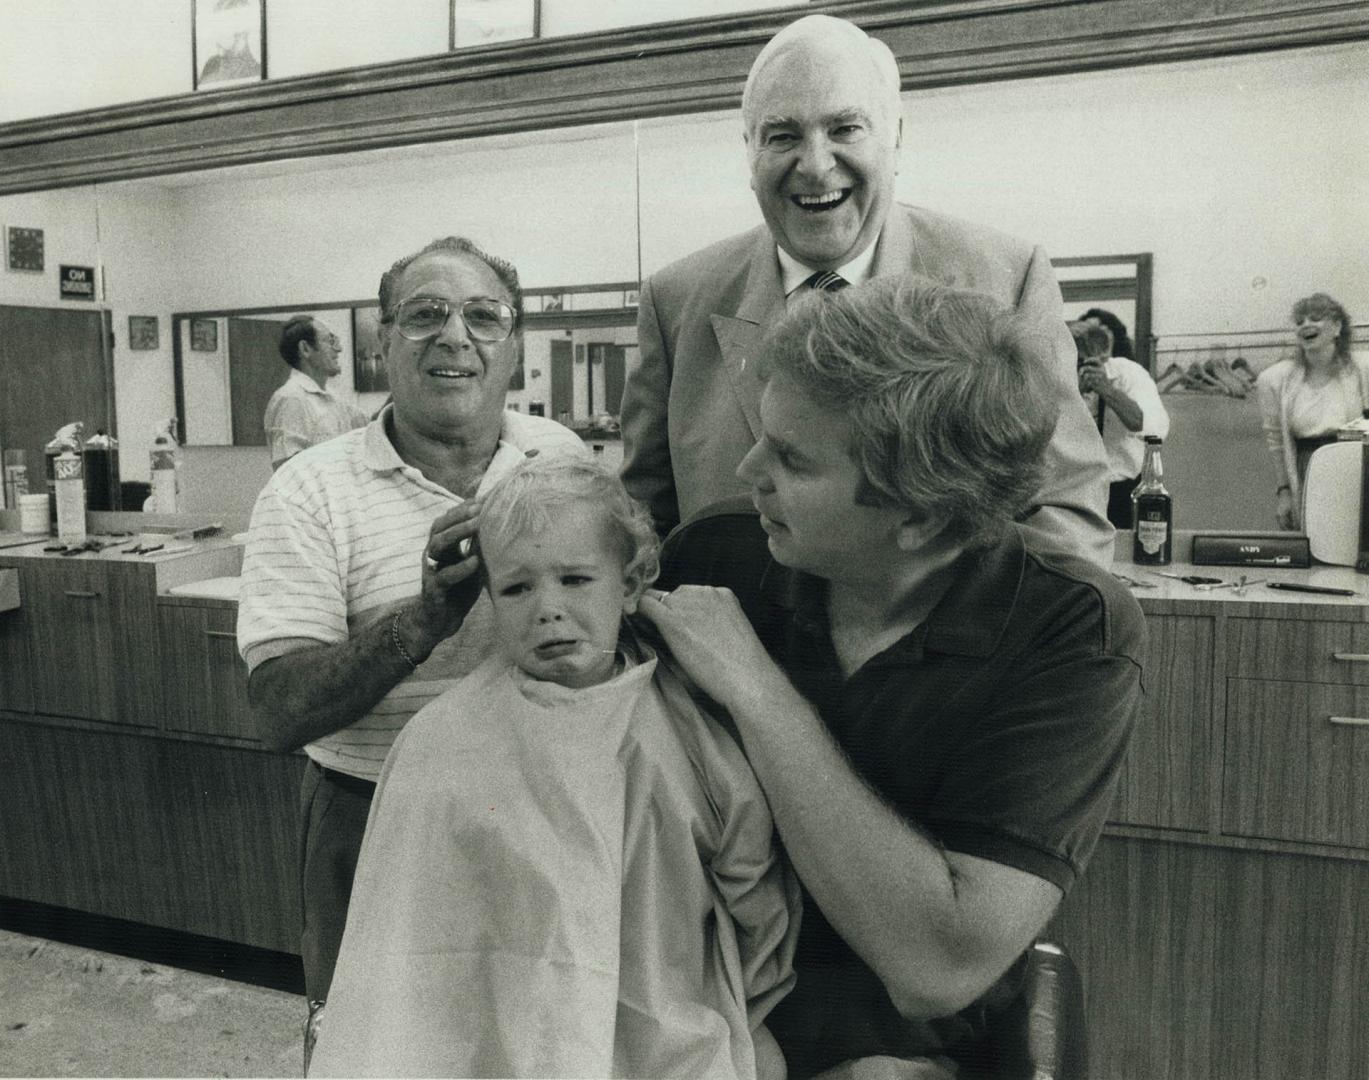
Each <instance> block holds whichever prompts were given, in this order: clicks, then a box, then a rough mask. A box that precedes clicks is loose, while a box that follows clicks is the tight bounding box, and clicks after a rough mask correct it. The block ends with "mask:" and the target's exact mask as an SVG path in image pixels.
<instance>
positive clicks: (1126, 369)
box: [1069, 320, 1169, 529]
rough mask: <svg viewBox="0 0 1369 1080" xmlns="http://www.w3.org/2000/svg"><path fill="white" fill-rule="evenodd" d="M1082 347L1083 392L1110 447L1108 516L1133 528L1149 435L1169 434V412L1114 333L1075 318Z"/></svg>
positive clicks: (1076, 336)
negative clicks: (1122, 353) (1119, 349)
mask: <svg viewBox="0 0 1369 1080" xmlns="http://www.w3.org/2000/svg"><path fill="white" fill-rule="evenodd" d="M1069 325H1070V333H1072V334H1073V335H1074V344H1075V347H1076V349H1077V350H1078V358H1079V359H1078V363H1079V393H1080V394H1082V395H1083V397H1084V401H1085V403H1086V404H1087V405H1088V407H1089V411H1090V412H1091V413H1093V415H1094V417H1095V418H1096V420H1097V423H1098V430H1099V432H1100V433H1101V434H1102V436H1103V446H1104V447H1105V448H1106V449H1107V452H1108V481H1109V485H1110V486H1109V488H1108V521H1110V522H1112V524H1113V525H1114V526H1115V527H1117V528H1119V529H1130V528H1131V517H1132V513H1131V492H1132V489H1133V488H1135V487H1136V484H1137V483H1138V482H1139V481H1140V479H1141V464H1142V462H1143V461H1144V460H1145V456H1146V436H1147V435H1158V436H1159V437H1160V438H1162V439H1163V438H1165V437H1166V436H1168V435H1169V413H1168V411H1166V409H1165V406H1164V403H1163V402H1162V401H1161V400H1160V391H1159V389H1158V388H1157V387H1156V385H1155V380H1154V379H1152V378H1151V377H1150V373H1149V372H1148V371H1146V369H1145V368H1143V367H1142V366H1141V365H1140V364H1137V363H1135V362H1133V361H1130V360H1123V359H1121V358H1120V357H1118V356H1116V355H1114V351H1113V340H1112V333H1111V331H1109V330H1108V328H1107V327H1106V326H1105V325H1103V324H1102V323H1099V322H1095V321H1093V320H1087V321H1083V322H1073V323H1070V324H1069Z"/></svg>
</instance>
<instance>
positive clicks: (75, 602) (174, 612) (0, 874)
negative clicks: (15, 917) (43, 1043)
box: [0, 539, 303, 952]
mask: <svg viewBox="0 0 1369 1080" xmlns="http://www.w3.org/2000/svg"><path fill="white" fill-rule="evenodd" d="M44 543H45V541H44V542H39V543H37V544H35V545H30V546H27V547H11V548H4V549H0V575H4V574H6V573H7V572H8V573H14V574H16V575H17V577H18V585H19V605H18V607H17V608H15V609H13V610H9V611H3V612H0V775H3V776H4V778H5V782H4V784H0V822H3V841H0V896H9V897H14V898H17V899H22V900H29V901H36V902H39V903H44V904H53V905H57V906H60V907H66V908H71V909H74V910H77V911H88V912H93V913H96V914H100V915H108V916H112V917H115V918H121V919H129V920H133V921H136V922H143V923H148V924H151V925H154V926H163V927H169V928H172V929H176V930H184V931H188V932H191V933H196V934H203V935H206V936H210V937H216V938H221V939H224V940H228V941H235V942H240V943H244V944H249V945H256V946H260V947H263V948H269V949H276V950H280V951H285V952H296V951H298V947H299V918H298V890H297V885H296V882H295V867H296V863H297V858H296V853H297V850H298V849H297V838H296V833H295V830H296V806H297V803H298V791H299V778H300V775H301V772H302V768H303V758H302V757H300V756H299V755H290V754H277V753H272V752H269V751H267V750H266V749H264V748H263V747H262V746H261V745H260V744H259V743H258V742H257V741H256V740H255V739H254V738H253V737H252V731H251V727H250V722H249V717H248V715H247V707H246V705H247V702H246V672H245V669H244V667H243V665H242V661H241V660H239V658H238V655H237V646H236V638H235V634H234V627H235V623H236V605H234V604H232V603H231V602H224V601H214V600H199V599H195V600H191V599H188V598H185V599H183V598H180V597H172V596H167V595H165V591H166V590H167V589H169V588H172V587H173V586H176V585H178V584H182V583H185V582H190V581H195V580H199V579H202V578H209V577H216V576H220V575H223V574H236V573H237V572H238V569H239V567H240V566H241V557H242V552H241V548H240V547H238V546H237V545H234V544H232V543H231V542H229V541H226V540H222V539H215V540H209V541H201V542H198V543H196V544H195V545H194V546H193V547H192V548H191V549H189V550H186V551H179V552H173V553H171V554H167V555H160V554H156V553H154V554H152V555H149V556H136V555H131V554H126V553H120V552H116V551H113V550H106V551H103V552H99V553H95V552H89V553H83V554H80V555H76V556H70V557H66V556H60V555H57V554H53V553H47V552H44V551H43V550H42V548H43V546H44Z"/></svg>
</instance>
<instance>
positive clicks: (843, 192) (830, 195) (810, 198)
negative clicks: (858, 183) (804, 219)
mask: <svg viewBox="0 0 1369 1080" xmlns="http://www.w3.org/2000/svg"><path fill="white" fill-rule="evenodd" d="M850 197H851V189H850V188H838V189H837V190H836V191H824V192H823V193H822V194H821V195H790V196H789V201H790V202H792V203H793V204H794V205H795V206H797V207H798V208H799V209H800V210H807V211H808V212H809V213H819V214H820V213H823V212H824V211H827V210H835V209H836V208H837V207H838V206H840V205H841V204H842V203H844V202H845V201H846V200H847V199H849V198H850Z"/></svg>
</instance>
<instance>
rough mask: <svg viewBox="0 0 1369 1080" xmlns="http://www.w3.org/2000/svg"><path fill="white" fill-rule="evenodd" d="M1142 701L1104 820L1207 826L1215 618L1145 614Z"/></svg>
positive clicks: (1195, 826) (1178, 827) (1182, 826)
mask: <svg viewBox="0 0 1369 1080" xmlns="http://www.w3.org/2000/svg"><path fill="white" fill-rule="evenodd" d="M1146 637H1147V643H1148V644H1147V656H1146V662H1145V668H1144V676H1143V678H1144V684H1145V691H1146V695H1145V700H1144V703H1143V704H1142V709H1141V715H1140V716H1139V717H1138V718H1137V721H1136V733H1135V735H1134V736H1133V737H1132V746H1131V752H1130V753H1129V754H1128V756H1127V762H1126V765H1125V766H1124V767H1123V770H1122V776H1121V778H1120V780H1119V781H1118V786H1117V797H1116V801H1115V802H1114V804H1113V810H1112V814H1111V815H1110V820H1112V821H1114V822H1117V823H1119V824H1125V825H1154V826H1160V827H1163V828H1169V829H1195V830H1201V829H1205V828H1206V827H1207V825H1208V818H1209V809H1208V800H1209V791H1210V789H1211V785H1212V781H1211V752H1210V749H1209V747H1210V744H1211V739H1212V724H1213V713H1212V708H1213V662H1214V658H1215V655H1216V651H1215V638H1216V627H1215V620H1214V619H1212V618H1211V617H1204V616H1187V615H1153V616H1151V617H1149V618H1147V619H1146Z"/></svg>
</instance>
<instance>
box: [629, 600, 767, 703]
mask: <svg viewBox="0 0 1369 1080" xmlns="http://www.w3.org/2000/svg"><path fill="white" fill-rule="evenodd" d="M638 610H640V611H641V613H642V614H643V615H645V616H646V617H647V618H648V619H650V620H651V621H652V622H653V623H655V624H656V628H657V629H658V630H660V632H661V637H663V638H664V639H665V643H666V645H667V646H669V648H670V651H671V653H672V655H674V657H675V659H676V660H678V661H679V662H680V664H681V665H682V666H683V667H684V669H685V671H686V672H688V674H689V676H690V678H692V679H693V680H694V681H695V682H696V683H698V684H699V687H700V688H701V689H702V690H703V691H704V692H705V693H706V694H708V696H709V697H711V698H713V700H714V701H718V702H720V703H722V704H723V705H725V706H727V707H728V708H730V709H732V710H733V711H734V712H736V711H737V707H738V706H739V705H740V704H741V703H742V702H743V700H744V698H745V697H746V696H747V695H753V694H755V693H757V692H758V691H760V692H764V691H763V690H762V688H763V687H764V685H765V683H766V682H767V680H769V679H774V678H778V679H780V680H782V681H783V682H784V683H785V684H786V685H788V679H787V678H786V677H785V675H784V673H783V672H781V671H780V669H779V668H778V667H777V666H776V665H775V661H774V660H772V659H771V658H770V654H769V653H767V652H766V651H765V646H764V645H762V644H761V642H760V639H759V638H758V637H756V632H755V631H754V630H752V629H751V624H750V623H749V622H748V621H747V619H746V615H745V614H744V613H743V612H742V607H741V604H739V603H738V602H737V598H736V596H734V595H733V593H732V590H731V589H720V588H713V587H711V586H706V585H681V586H680V587H679V588H678V589H676V590H675V591H674V592H669V593H664V592H661V591H660V590H659V589H647V591H646V592H645V593H643V594H642V599H641V601H640V602H639V605H638Z"/></svg>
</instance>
